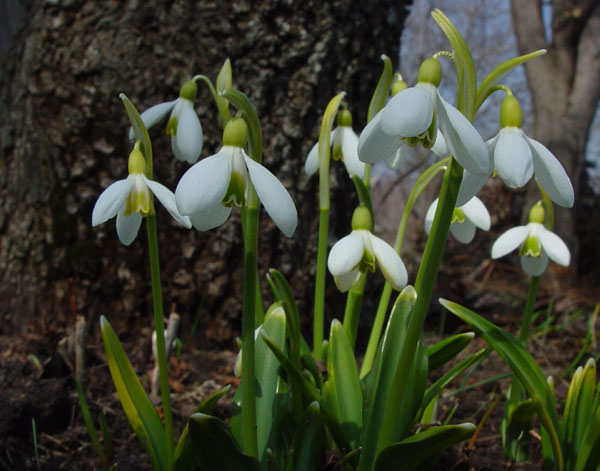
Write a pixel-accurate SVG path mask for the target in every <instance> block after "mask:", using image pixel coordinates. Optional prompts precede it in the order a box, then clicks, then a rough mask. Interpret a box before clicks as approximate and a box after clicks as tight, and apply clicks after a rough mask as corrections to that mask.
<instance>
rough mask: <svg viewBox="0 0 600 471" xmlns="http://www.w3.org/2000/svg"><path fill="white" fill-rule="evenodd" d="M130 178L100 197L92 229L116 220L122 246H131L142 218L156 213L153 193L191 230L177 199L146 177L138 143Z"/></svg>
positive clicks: (130, 158)
mask: <svg viewBox="0 0 600 471" xmlns="http://www.w3.org/2000/svg"><path fill="white" fill-rule="evenodd" d="M128 166H129V176H128V177H127V178H126V179H124V180H119V181H116V182H114V183H113V184H111V185H110V186H109V187H108V188H106V190H104V191H103V192H102V194H101V195H100V196H99V197H98V200H97V201H96V204H95V205H94V209H93V211H92V226H97V225H98V224H102V223H104V222H106V221H108V220H109V219H110V218H112V217H114V216H117V235H118V237H119V240H120V241H121V243H122V244H123V245H130V244H131V243H132V242H133V241H134V240H135V238H136V237H137V234H138V231H139V229H140V225H141V224H142V217H143V216H147V215H149V214H153V213H154V205H153V203H152V193H153V194H154V195H155V196H156V197H157V198H158V200H159V201H160V202H161V203H162V204H163V206H164V207H165V208H166V209H167V211H169V213H170V214H171V216H173V218H174V219H175V220H176V221H177V222H179V223H180V224H182V225H183V226H185V227H187V228H190V227H192V223H191V221H190V218H188V217H187V216H182V215H181V214H180V213H179V211H178V210H177V206H176V204H175V195H174V194H173V193H172V192H171V191H170V190H169V189H167V188H166V187H165V186H163V185H161V184H160V183H157V182H155V181H152V180H150V179H149V178H148V177H146V175H145V174H144V171H145V167H146V162H145V159H144V156H143V155H142V153H141V151H140V150H139V142H138V143H136V145H135V147H134V149H133V150H132V151H131V154H130V155H129V164H128Z"/></svg>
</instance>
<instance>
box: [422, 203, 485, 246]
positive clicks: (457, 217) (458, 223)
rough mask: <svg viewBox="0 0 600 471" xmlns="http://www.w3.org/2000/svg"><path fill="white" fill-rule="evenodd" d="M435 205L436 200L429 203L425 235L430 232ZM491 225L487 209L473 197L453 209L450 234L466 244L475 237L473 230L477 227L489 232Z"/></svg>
mask: <svg viewBox="0 0 600 471" xmlns="http://www.w3.org/2000/svg"><path fill="white" fill-rule="evenodd" d="M437 205H438V198H436V199H435V201H434V202H433V203H431V206H429V209H428V210H427V214H426V215H425V232H427V234H429V231H430V230H431V225H432V224H433V218H434V216H435V211H436V209H437ZM491 224H492V221H491V218H490V213H489V212H488V210H487V208H486V207H485V205H484V204H483V202H482V201H481V200H480V199H479V198H477V197H476V196H474V197H473V198H471V200H470V201H469V202H468V203H467V204H464V205H462V206H459V207H456V208H454V214H453V215H452V222H451V224H450V233H451V234H452V235H453V236H454V238H455V239H456V240H458V241H459V242H462V243H463V244H468V243H470V242H471V241H472V240H473V238H474V237H475V228H477V227H478V228H479V229H481V230H483V231H489V230H490V226H491Z"/></svg>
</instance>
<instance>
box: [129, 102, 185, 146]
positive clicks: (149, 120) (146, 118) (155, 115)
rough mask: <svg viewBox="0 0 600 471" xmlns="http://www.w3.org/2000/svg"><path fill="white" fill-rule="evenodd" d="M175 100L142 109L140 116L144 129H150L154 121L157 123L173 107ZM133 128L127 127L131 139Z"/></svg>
mask: <svg viewBox="0 0 600 471" xmlns="http://www.w3.org/2000/svg"><path fill="white" fill-rule="evenodd" d="M176 102H177V100H173V101H166V102H164V103H159V104H158V105H154V106H152V107H150V108H148V109H147V110H146V111H144V112H143V113H142V114H141V115H140V117H141V118H142V121H143V122H144V126H146V129H150V128H151V127H152V126H154V125H155V124H156V123H158V122H159V121H160V120H161V119H163V118H164V116H165V115H166V114H167V113H168V112H169V111H171V110H172V109H173V107H174V106H175V103H176ZM133 138H134V135H133V129H131V128H129V139H133Z"/></svg>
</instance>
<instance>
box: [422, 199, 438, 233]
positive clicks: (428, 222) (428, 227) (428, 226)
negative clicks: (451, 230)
mask: <svg viewBox="0 0 600 471" xmlns="http://www.w3.org/2000/svg"><path fill="white" fill-rule="evenodd" d="M438 200H439V198H436V199H435V200H433V203H431V204H430V205H429V209H428V210H427V214H425V232H426V233H427V234H429V231H430V230H431V225H432V224H433V218H434V217H435V211H436V209H437V205H438Z"/></svg>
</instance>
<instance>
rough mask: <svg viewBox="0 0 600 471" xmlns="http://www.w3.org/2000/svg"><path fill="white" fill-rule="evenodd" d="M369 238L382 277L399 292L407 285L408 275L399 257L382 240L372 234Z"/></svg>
mask: <svg viewBox="0 0 600 471" xmlns="http://www.w3.org/2000/svg"><path fill="white" fill-rule="evenodd" d="M370 236H371V244H373V252H375V257H376V258H377V263H378V264H379V268H380V269H381V272H382V273H383V276H384V277H385V279H386V280H388V281H389V282H390V284H391V285H392V287H393V288H394V289H395V290H398V291H400V290H401V289H402V288H404V287H405V286H406V283H408V273H407V272H406V267H405V266H404V263H403V262H402V259H401V258H400V255H398V253H397V252H396V251H395V250H394V248H393V247H392V246H390V245H389V244H388V243H387V242H385V241H384V240H383V239H380V238H379V237H376V236H374V235H373V234H370Z"/></svg>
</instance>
